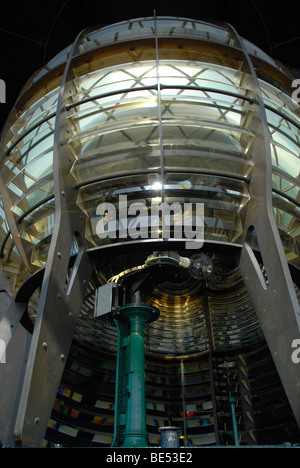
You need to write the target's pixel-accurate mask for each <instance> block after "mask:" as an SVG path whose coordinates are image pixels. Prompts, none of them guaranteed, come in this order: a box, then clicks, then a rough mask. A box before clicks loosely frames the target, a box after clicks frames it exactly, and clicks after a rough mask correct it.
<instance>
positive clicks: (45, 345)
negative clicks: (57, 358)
mask: <svg viewBox="0 0 300 468" xmlns="http://www.w3.org/2000/svg"><path fill="white" fill-rule="evenodd" d="M47 347H48V345H47V343H46V341H44V343H43V349H47Z"/></svg>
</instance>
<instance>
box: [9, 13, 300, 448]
mask: <svg viewBox="0 0 300 468" xmlns="http://www.w3.org/2000/svg"><path fill="white" fill-rule="evenodd" d="M291 79H292V78H291V77H290V76H289V73H288V72H287V70H286V69H285V68H284V66H283V65H281V64H278V63H276V62H275V61H274V60H273V59H271V58H270V57H268V56H266V54H264V53H263V52H262V51H261V50H259V49H258V48H257V47H255V46H254V45H253V44H251V43H249V42H248V41H246V40H245V39H242V38H241V37H240V36H239V34H238V33H237V31H235V30H234V28H232V27H231V26H230V25H227V24H208V23H205V22H201V21H194V20H189V19H181V18H163V17H158V18H156V17H151V18H141V19H137V20H130V21H125V22H122V23H118V24H116V25H112V26H107V27H104V28H100V29H99V28H97V27H95V28H89V29H87V30H84V31H82V32H81V33H80V34H79V35H78V37H77V38H76V40H75V42H74V43H73V44H72V45H71V46H70V47H68V48H67V49H65V50H64V51H62V53H61V54H59V55H58V56H57V57H55V58H54V59H53V60H52V61H51V62H49V64H48V65H47V66H46V67H45V68H44V69H43V70H41V71H39V72H38V73H37V74H36V75H35V76H34V77H33V78H32V79H31V80H30V81H29V82H28V83H27V84H26V86H25V87H24V89H23V91H22V93H21V95H20V96H19V99H18V100H17V102H16V105H15V107H14V109H13V110H12V112H11V114H10V116H9V119H8V121H7V123H6V126H5V128H4V129H3V131H2V144H1V170H0V190H1V212H0V213H1V221H2V224H1V242H2V245H1V256H2V265H1V295H2V296H1V299H2V302H3V308H2V312H1V316H0V318H1V322H0V338H1V340H3V341H4V342H5V344H6V361H7V365H1V367H0V372H1V381H2V382H5V385H2V387H1V388H0V395H1V399H0V401H1V404H0V423H1V431H2V432H1V433H0V435H1V440H2V441H3V443H6V444H7V443H13V442H12V441H17V442H18V441H20V442H21V443H22V444H23V445H24V446H29V447H31V446H33V447H36V446H40V445H47V444H48V445H51V443H61V444H65V445H66V446H76V445H83V446H85V445H95V446H97V445H100V446H109V445H110V444H111V443H112V437H113V435H112V424H113V410H112V406H113V402H114V392H115V380H114V379H115V377H114V376H115V366H116V363H115V359H116V349H117V331H116V328H115V326H114V324H113V323H111V321H109V320H108V319H107V318H103V319H98V320H95V319H94V315H93V314H94V302H95V291H96V290H97V288H99V287H100V286H101V285H104V284H107V283H108V282H109V280H110V279H111V278H112V277H114V276H115V275H120V274H121V273H122V272H124V271H126V270H127V269H128V271H132V269H136V268H139V267H141V266H143V265H144V264H145V261H146V259H147V258H148V256H149V255H151V254H152V253H153V252H154V251H156V252H157V251H161V252H163V251H172V252H173V251H176V252H180V254H181V255H184V256H186V257H188V258H194V256H195V255H196V254H197V253H198V254H200V251H199V252H197V251H196V250H193V249H191V250H187V249H186V248H185V239H183V238H182V239H169V238H167V239H166V238H163V237H161V236H159V235H158V236H157V238H154V237H151V236H148V237H145V238H144V239H137V240H132V238H129V237H127V238H126V237H124V236H123V237H122V236H120V237H118V236H115V237H114V238H113V237H112V238H107V237H106V238H105V239H103V238H100V237H99V236H98V235H97V229H96V225H97V223H98V221H99V218H100V215H97V206H98V205H99V204H100V203H104V202H109V203H111V204H113V205H114V206H115V207H116V210H117V212H120V210H121V207H120V206H119V204H118V203H119V202H118V197H119V195H120V194H123V195H124V194H125V195H126V196H127V199H128V202H129V203H143V204H144V205H146V206H147V207H150V205H151V202H153V200H160V201H167V202H168V203H170V204H171V203H174V202H178V203H180V204H181V205H182V204H184V203H185V202H189V203H200V202H201V203H203V204H204V207H205V217H204V223H205V225H204V244H203V247H202V248H201V253H203V254H204V255H205V256H207V258H209V259H210V261H211V262H212V271H211V272H210V273H209V274H207V275H204V276H203V275H202V276H201V277H195V276H193V275H190V276H189V277H186V276H185V275H183V276H180V277H179V279H178V280H177V281H175V282H174V281H173V282H172V281H169V282H168V281H166V282H164V283H163V284H161V285H159V286H158V287H157V289H155V291H154V292H153V294H151V297H149V298H148V302H149V304H152V305H155V306H156V307H158V308H159V310H160V318H159V320H158V321H156V322H154V323H151V324H149V325H147V326H146V328H145V353H146V363H145V365H146V410H147V427H148V431H149V434H150V435H149V443H150V444H152V445H155V444H157V443H158V438H159V432H158V430H157V428H156V425H157V424H158V425H159V426H165V425H166V423H168V422H172V424H173V425H174V424H175V423H176V424H175V425H180V426H181V427H182V430H183V434H184V436H183V439H182V441H183V442H182V443H183V444H185V445H187V444H191V445H203V444H215V445H222V444H230V443H232V441H233V436H232V426H231V422H230V421H231V419H230V404H229V400H228V399H229V398H230V397H233V396H234V397H235V398H236V402H237V404H236V413H237V418H238V427H239V432H240V443H241V444H242V445H247V444H258V445H259V444H260V443H261V444H268V443H270V444H276V443H283V442H285V441H286V439H289V440H290V439H291V441H292V442H298V441H299V427H298V426H299V423H300V406H299V402H300V395H299V392H300V385H299V379H300V371H299V364H297V363H295V362H293V360H292V359H291V354H292V352H293V348H292V343H293V342H294V340H298V339H299V338H300V336H299V325H300V324H299V301H298V298H297V294H298V291H299V289H298V288H299V286H300V280H299V265H300V260H299V232H300V231H299V225H300V224H299V221H300V198H299V187H300V184H299V168H300V164H299V146H300V136H299V129H300V113H299V105H298V104H297V103H295V102H294V101H293V100H292V99H291V92H292V89H291ZM127 221H128V225H129V224H130V221H131V219H130V217H128V219H127ZM166 279H167V278H166ZM82 375H85V376H86V377H87V376H88V377H89V379H90V380H89V383H86V382H85V383H84V382H83V381H82ZM260 376H262V377H260ZM265 376H268V378H269V380H268V379H266V381H264V380H265ZM101 382H102V383H103V385H102V386H101V385H100V383H101ZM256 382H258V383H257V386H256ZM99 387H101V388H99ZM172 387H174V388H172ZM260 388H261V390H260ZM12 389H13V390H12ZM275 409H276V412H277V417H278V418H279V423H278V424H276V421H275V419H276V418H275V419H274V414H273V413H274V411H275ZM281 413H282V416H281ZM266 414H267V417H265V415H266ZM80 415H84V416H83V417H82V418H81V417H80ZM272 418H273V419H272ZM262 420H264V421H267V423H266V425H265V427H263V426H262V422H261V421H262ZM8 421H9V423H8ZM275 427H276V429H274V428H275ZM277 427H280V428H281V429H277ZM14 443H16V442H14Z"/></svg>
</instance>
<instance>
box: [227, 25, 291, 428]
mask: <svg viewBox="0 0 300 468" xmlns="http://www.w3.org/2000/svg"><path fill="white" fill-rule="evenodd" d="M228 27H229V28H230V29H231V31H232V33H233V36H234V38H235V40H236V41H237V42H238V43H239V44H240V48H241V50H242V52H243V54H244V57H245V62H246V65H247V66H248V68H249V72H250V74H249V76H248V80H249V82H248V85H249V86H250V88H251V89H252V90H253V93H254V98H255V102H254V104H253V116H252V123H251V128H250V129H251V131H252V132H253V134H254V135H255V138H254V142H253V147H252V154H251V157H252V161H253V163H254V165H253V171H252V174H251V180H250V183H249V188H250V191H251V200H250V202H249V204H247V206H246V212H245V218H244V226H243V236H244V237H243V242H242V250H241V253H240V256H239V258H238V259H237V261H238V265H239V268H240V271H241V274H242V276H243V279H244V282H245V285H246V287H247V290H248V292H249V295H250V297H251V299H252V301H253V304H254V307H255V310H256V313H257V316H258V318H259V321H260V324H261V327H262V330H263V333H264V335H265V338H266V341H267V343H268V346H269V349H270V351H271V354H272V357H273V360H274V363H275V365H276V367H277V370H278V373H279V376H280V378H281V381H282V384H283V386H284V388H285V391H286V395H287V397H288V399H289V401H290V404H291V407H292V410H293V412H294V415H295V418H296V421H297V423H298V425H299V426H300V367H299V364H295V363H293V361H292V359H291V354H292V348H291V346H292V342H293V340H295V339H299V338H300V308H299V303H298V299H297V296H296V293H295V289H294V285H293V282H292V278H291V274H290V271H289V267H288V263H287V260H286V258H285V254H284V250H283V247H282V242H281V239H280V236H279V232H278V229H277V225H276V221H275V217H274V214H273V206H272V162H271V149H270V133H269V128H268V123H267V119H266V113H265V106H264V103H263V99H262V95H261V91H260V87H259V82H258V78H257V76H256V72H255V69H254V66H253V64H252V62H251V59H250V57H249V54H248V52H247V50H246V48H245V46H244V43H243V40H242V38H240V36H239V35H238V33H237V32H236V31H235V29H234V28H233V27H232V26H229V25H228ZM253 233H255V235H256V238H257V242H258V246H259V251H260V255H261V258H262V262H263V266H264V268H265V271H266V275H267V281H266V279H265V277H264V276H263V274H262V272H261V268H260V265H259V264H258V262H257V260H256V257H255V254H254V252H253V250H252V248H251V246H250V240H251V236H252V234H253Z"/></svg>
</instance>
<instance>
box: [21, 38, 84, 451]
mask: <svg viewBox="0 0 300 468" xmlns="http://www.w3.org/2000/svg"><path fill="white" fill-rule="evenodd" d="M85 33H86V31H82V32H81V33H80V34H79V35H78V37H77V39H76V40H75V42H74V44H73V46H72V49H71V51H70V53H69V57H68V60H67V63H66V66H65V71H64V74H63V77H62V82H61V86H60V90H59V98H58V105H57V114H56V121H55V132H54V148H53V177H54V192H55V223H54V229H53V233H52V239H51V244H50V248H49V252H48V259H47V265H46V268H45V274H44V278H43V283H42V288H41V294H40V299H39V304H38V310H37V316H36V321H35V325H34V330H33V336H32V341H31V346H30V350H29V355H28V363H27V367H26V373H25V378H24V383H23V388H22V393H21V398H20V404H19V409H18V414H17V419H16V425H15V431H14V432H15V439H16V440H20V442H21V443H22V445H23V446H25V447H40V446H41V444H42V441H43V438H44V435H45V432H46V429H47V425H48V421H49V418H50V415H51V411H52V408H53V403H54V400H55V397H56V393H57V390H58V387H59V384H60V381H61V376H62V373H63V370H64V367H65V362H66V359H67V356H68V352H69V349H70V345H71V342H72V338H73V334H74V330H75V326H76V323H77V319H78V316H79V313H80V309H81V305H82V302H83V299H84V296H85V291H86V288H87V285H88V282H89V279H90V275H91V271H92V266H93V265H92V260H91V259H90V258H89V257H88V255H87V252H86V249H85V245H84V221H85V220H84V216H83V213H82V212H81V210H80V209H79V208H78V206H77V204H76V200H75V195H74V191H73V190H72V185H73V178H72V175H71V174H70V169H71V166H72V163H73V160H74V157H73V155H72V152H71V150H70V148H69V146H68V139H69V137H70V136H71V129H70V127H69V124H68V122H67V120H68V119H67V113H68V111H67V110H66V107H65V106H66V104H67V103H68V102H69V101H70V98H71V97H72V94H73V93H72V91H73V89H72V79H73V78H74V76H73V69H72V59H73V58H74V56H75V55H76V53H77V51H78V47H79V45H80V43H81V40H82V37H83V36H84V34H85ZM75 239H76V241H77V243H78V245H79V252H78V254H77V258H76V260H75V263H74V265H73V267H72V269H70V252H71V247H72V245H73V242H74V240H75Z"/></svg>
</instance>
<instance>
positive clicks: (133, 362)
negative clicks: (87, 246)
mask: <svg viewBox="0 0 300 468" xmlns="http://www.w3.org/2000/svg"><path fill="white" fill-rule="evenodd" d="M158 317H159V311H158V309H156V308H155V307H151V306H148V305H146V304H129V305H126V306H122V307H119V308H118V310H117V312H116V313H115V321H116V323H117V326H118V328H119V346H118V368H117V386H120V388H116V412H117V415H116V416H115V425H117V426H118V427H115V434H117V440H118V443H119V444H120V445H119V446H122V447H147V446H148V441H147V436H148V433H147V431H146V401H145V359H144V355H145V350H144V324H145V323H146V322H152V321H154V320H156V319H157V318H158ZM122 392H123V394H122ZM124 393H125V395H124ZM120 408H123V410H121V409H120ZM122 411H123V412H122ZM114 445H116V444H114Z"/></svg>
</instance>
